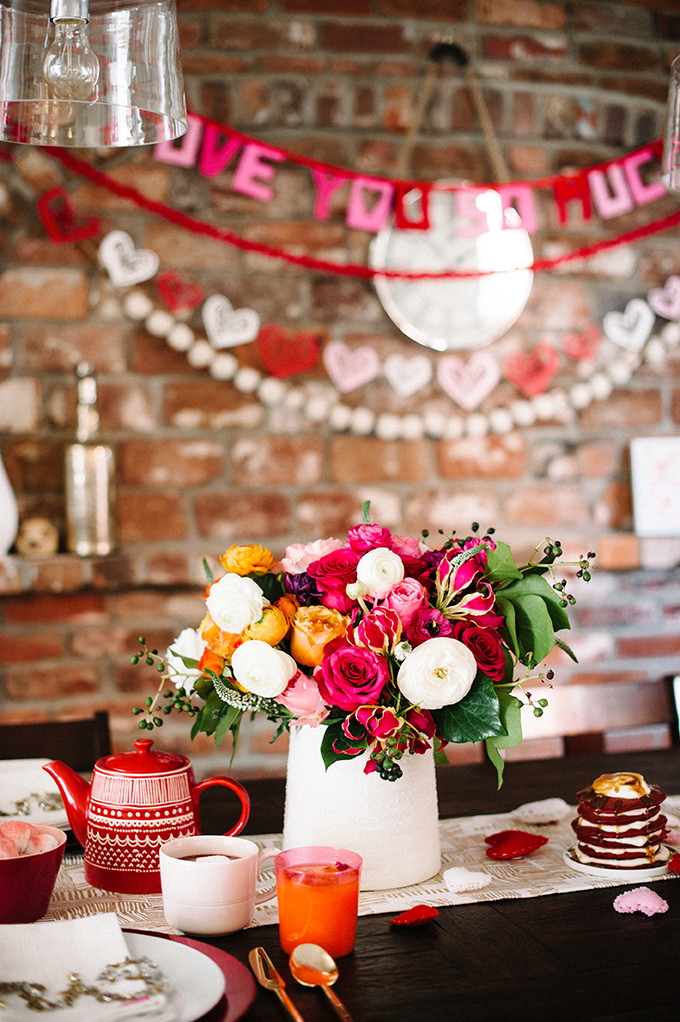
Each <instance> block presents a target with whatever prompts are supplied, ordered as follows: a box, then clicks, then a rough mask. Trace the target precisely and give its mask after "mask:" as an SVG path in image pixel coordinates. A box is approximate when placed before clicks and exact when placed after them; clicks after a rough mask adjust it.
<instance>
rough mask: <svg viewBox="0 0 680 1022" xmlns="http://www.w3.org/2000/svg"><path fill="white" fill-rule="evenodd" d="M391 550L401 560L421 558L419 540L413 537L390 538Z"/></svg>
mask: <svg viewBox="0 0 680 1022" xmlns="http://www.w3.org/2000/svg"><path fill="white" fill-rule="evenodd" d="M392 549H393V550H394V552H395V554H399V556H400V557H401V558H402V560H403V559H404V558H405V557H409V558H412V559H414V560H418V559H419V558H420V556H421V547H420V540H419V539H417V538H416V537H415V536H392Z"/></svg>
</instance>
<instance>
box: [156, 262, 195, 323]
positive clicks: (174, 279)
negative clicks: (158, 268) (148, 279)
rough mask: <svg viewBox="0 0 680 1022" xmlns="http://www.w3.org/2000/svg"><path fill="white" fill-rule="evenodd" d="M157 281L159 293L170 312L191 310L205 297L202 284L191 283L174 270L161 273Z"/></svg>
mask: <svg viewBox="0 0 680 1022" xmlns="http://www.w3.org/2000/svg"><path fill="white" fill-rule="evenodd" d="M156 283H157V285H158V293H159V294H160V296H161V298H162V299H163V301H164V303H165V307H166V309H167V310H168V311H169V312H173V313H181V312H191V310H192V309H195V308H196V306H197V305H200V304H201V302H202V301H203V299H204V298H205V291H204V290H203V288H202V287H201V285H200V284H192V283H189V282H188V281H186V280H184V279H183V278H182V277H181V276H180V275H179V273H174V272H173V271H172V270H168V271H167V272H166V273H161V275H160V276H159V278H158V280H157V281H156Z"/></svg>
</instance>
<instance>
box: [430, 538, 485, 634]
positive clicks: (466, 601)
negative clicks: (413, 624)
mask: <svg viewBox="0 0 680 1022" xmlns="http://www.w3.org/2000/svg"><path fill="white" fill-rule="evenodd" d="M487 546H488V544H487V543H479V544H478V545H477V546H473V547H470V548H469V549H468V550H463V551H462V552H460V553H457V554H455V555H454V556H452V557H450V556H446V557H444V558H442V560H441V562H440V564H439V567H438V568H437V573H436V576H435V584H436V588H437V601H436V605H437V608H438V609H439V610H441V612H442V614H444V615H445V616H446V617H447V618H449V619H450V620H455V619H456V618H466V617H470V616H474V617H477V616H479V617H481V616H482V615H484V614H488V613H489V612H490V611H491V610H493V605H494V600H495V597H494V593H493V590H492V588H491V586H490V585H489V583H488V582H483V581H481V576H482V566H481V565H480V562H479V560H478V558H477V555H478V554H479V553H481V552H482V551H484V550H486V549H487ZM473 587H474V588H473ZM466 590H467V591H466Z"/></svg>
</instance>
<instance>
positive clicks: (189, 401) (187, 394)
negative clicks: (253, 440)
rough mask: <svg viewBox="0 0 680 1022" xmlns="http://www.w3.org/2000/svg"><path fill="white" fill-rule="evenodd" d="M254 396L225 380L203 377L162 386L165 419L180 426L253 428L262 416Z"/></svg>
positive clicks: (259, 422) (184, 427) (183, 427)
mask: <svg viewBox="0 0 680 1022" xmlns="http://www.w3.org/2000/svg"><path fill="white" fill-rule="evenodd" d="M263 415H264V413H263V411H262V405H261V404H260V402H259V401H258V399H257V398H254V397H252V396H251V395H248V394H240V393H239V392H238V391H237V390H235V389H234V387H232V386H231V385H230V384H228V383H221V382H217V381H216V380H205V381H200V382H196V383H193V382H192V383H170V384H168V385H166V387H165V403H164V406H163V417H164V421H165V422H166V423H168V424H169V425H173V426H178V427H180V428H182V429H187V428H191V429H205V428H207V429H227V428H232V429H235V428H238V427H241V428H245V429H248V428H253V427H255V426H259V425H260V424H261V422H262V419H263Z"/></svg>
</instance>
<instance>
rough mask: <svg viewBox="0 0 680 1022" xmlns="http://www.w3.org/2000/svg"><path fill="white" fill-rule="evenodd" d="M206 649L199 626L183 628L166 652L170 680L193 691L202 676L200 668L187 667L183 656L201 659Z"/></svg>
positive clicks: (179, 686)
mask: <svg viewBox="0 0 680 1022" xmlns="http://www.w3.org/2000/svg"><path fill="white" fill-rule="evenodd" d="M204 649H205V642H204V640H203V638H202V637H201V633H200V632H199V630H198V629H197V628H183V629H182V631H181V632H180V633H179V635H178V636H177V638H176V639H173V642H172V645H171V646H170V648H169V649H168V650H167V652H166V654H165V663H166V665H167V667H168V668H169V678H170V681H171V682H172V683H173V684H174V685H176V686H177V688H184V689H186V690H187V692H193V689H194V684H195V682H196V679H197V678H200V677H201V672H200V671H199V670H198V668H193V667H187V666H186V664H185V663H184V661H183V660H182V659H181V658H182V657H187V659H189V660H200V659H201V657H202V656H203V650H204Z"/></svg>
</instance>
